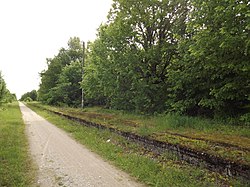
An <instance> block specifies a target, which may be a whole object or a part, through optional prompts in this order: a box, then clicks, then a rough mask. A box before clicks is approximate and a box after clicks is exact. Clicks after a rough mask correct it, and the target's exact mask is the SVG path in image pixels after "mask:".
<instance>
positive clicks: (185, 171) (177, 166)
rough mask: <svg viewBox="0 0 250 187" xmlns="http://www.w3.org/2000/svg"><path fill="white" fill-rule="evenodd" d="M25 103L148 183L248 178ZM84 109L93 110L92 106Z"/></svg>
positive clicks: (190, 183) (213, 182) (244, 183)
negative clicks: (148, 147)
mask: <svg viewBox="0 0 250 187" xmlns="http://www.w3.org/2000/svg"><path fill="white" fill-rule="evenodd" d="M28 105H29V106H30V107H31V108H32V109H33V110H35V111H36V112H37V113H38V114H40V115H42V116H44V117H45V118H46V119H47V120H49V121H50V122H52V123H53V124H55V125H57V126H58V127H60V128H62V129H64V130H66V131H67V132H69V133H70V134H71V135H72V136H73V137H74V138H75V139H77V140H78V141H79V142H81V143H82V144H84V145H86V146H87V147H88V148H90V149H91V150H93V151H95V152H97V153H98V154H100V155H101V156H103V157H104V158H105V159H107V160H109V161H110V162H112V163H113V164H115V165H116V166H118V167H119V168H121V169H123V170H125V171H126V172H128V173H130V174H131V175H132V176H134V177H136V178H137V179H138V180H139V181H142V182H144V183H146V184H148V185H149V186H247V185H248V181H244V180H240V179H237V180H235V179H229V178H226V177H224V176H221V175H219V174H218V173H213V172H209V171H207V170H206V169H204V168H202V167H192V166H190V165H189V164H187V163H185V162H182V161H180V160H179V159H178V157H177V156H176V155H174V154H171V153H168V152H166V153H165V154H164V155H162V156H160V157H158V156H156V155H153V154H152V153H150V152H148V151H146V150H144V149H143V147H141V146H139V145H137V144H134V143H132V142H129V141H127V140H125V139H124V138H122V137H120V136H117V135H116V134H113V133H110V132H109V131H105V130H101V131H100V130H98V129H95V128H89V127H85V126H82V125H79V124H78V123H75V122H72V121H70V120H67V119H65V118H62V117H60V116H58V115H55V114H52V113H50V112H48V111H46V110H43V109H41V108H38V107H36V106H38V105H34V104H32V103H29V104H28ZM87 110H88V111H89V112H90V111H91V112H93V110H94V111H96V108H95V109H93V108H89V109H87ZM108 112H110V111H106V116H109V115H110V113H108ZM103 114H105V113H103ZM112 114H114V113H113V112H112ZM96 116H97V115H96ZM93 118H94V117H93ZM97 118H98V117H97ZM120 122H123V121H120Z"/></svg>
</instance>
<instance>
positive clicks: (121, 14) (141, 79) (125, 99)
mask: <svg viewBox="0 0 250 187" xmlns="http://www.w3.org/2000/svg"><path fill="white" fill-rule="evenodd" d="M186 13H187V3H186V1H171V0H168V1H166V0H164V1H159V0H154V1H142V0H140V1H124V0H115V1H114V4H113V8H112V9H111V11H110V14H109V21H108V24H107V25H104V26H102V27H101V28H100V30H99V39H98V41H96V43H95V44H94V45H93V47H94V48H96V49H93V54H91V55H92V57H91V58H92V59H97V61H98V63H97V61H95V62H92V63H93V64H95V68H96V69H97V71H96V75H98V77H96V78H97V79H98V81H99V82H100V83H99V84H98V85H100V86H101V87H102V88H101V89H102V90H103V91H101V93H104V96H105V97H106V98H107V101H108V104H110V105H111V106H113V107H115V108H120V109H134V110H138V111H146V112H154V111H162V110H163V109H164V107H165V104H164V102H165V100H166V98H167V94H166V90H167V83H166V78H167V67H168V65H169V64H170V63H171V61H172V60H173V59H174V58H175V55H176V53H177V51H176V48H177V43H178V40H177V39H176V38H175V37H174V36H175V35H176V34H178V35H180V36H181V35H184V34H185V19H186ZM100 49H101V50H100ZM104 51H105V52H104ZM104 53H105V54H106V55H102V54H104ZM100 54H101V55H100ZM93 56H94V57H93ZM99 62H100V63H99ZM93 64H89V66H91V68H92V69H93V67H94V65H93ZM87 69H88V68H87ZM86 76H88V75H86ZM87 80H88V79H87ZM106 80H107V81H106ZM86 84H87V83H86ZM87 89H88V88H87ZM89 95H91V94H89Z"/></svg>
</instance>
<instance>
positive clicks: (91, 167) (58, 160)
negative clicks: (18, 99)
mask: <svg viewBox="0 0 250 187" xmlns="http://www.w3.org/2000/svg"><path fill="white" fill-rule="evenodd" d="M19 105H20V109H21V112H22V114H23V120H24V122H25V124H26V125H27V135H28V139H29V144H30V151H31V154H32V156H33V158H34V160H35V163H36V165H37V166H38V181H37V184H38V185H39V186H42V187H43V186H44V187H49V186H108V187H110V186H114V187H119V186H124V187H125V186H131V187H132V186H142V185H141V184H139V183H137V182H135V181H134V180H133V179H132V178H131V177H129V176H128V175H127V174H126V173H124V172H122V171H120V170H118V169H116V168H115V167H113V166H111V165H110V164H108V163H107V162H105V161H103V160H102V159H101V158H100V157H99V156H98V155H96V154H94V153H92V152H91V151H89V150H88V149H86V148H85V147H84V146H82V145H80V144H78V143H77V142H76V141H75V140H73V139H72V138H71V137H69V136H68V135H67V134H66V133H65V132H64V131H62V130H61V129H59V128H57V127H55V126H54V125H52V124H51V123H49V122H47V121H46V120H45V119H43V118H42V117H40V116H39V115H37V114H36V113H35V112H33V111H32V110H30V109H29V108H28V107H26V106H25V105H24V104H22V103H19Z"/></svg>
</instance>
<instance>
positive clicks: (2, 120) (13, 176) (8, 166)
mask: <svg viewBox="0 0 250 187" xmlns="http://www.w3.org/2000/svg"><path fill="white" fill-rule="evenodd" d="M3 108H4V109H0V186H23V187H26V186H30V185H31V184H32V180H33V179H32V177H34V174H33V169H32V164H31V159H30V155H29V154H28V143H27V137H26V135H25V125H24V123H23V120H22V115H21V112H20V110H19V107H18V104H17V102H13V103H11V104H4V105H3Z"/></svg>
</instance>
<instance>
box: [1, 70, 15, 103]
mask: <svg viewBox="0 0 250 187" xmlns="http://www.w3.org/2000/svg"><path fill="white" fill-rule="evenodd" d="M14 100H16V95H15V94H11V93H10V91H9V90H8V89H7V86H6V83H5V80H4V78H3V76H2V72H1V71H0V106H1V105H2V103H9V102H12V101H14Z"/></svg>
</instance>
